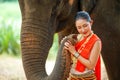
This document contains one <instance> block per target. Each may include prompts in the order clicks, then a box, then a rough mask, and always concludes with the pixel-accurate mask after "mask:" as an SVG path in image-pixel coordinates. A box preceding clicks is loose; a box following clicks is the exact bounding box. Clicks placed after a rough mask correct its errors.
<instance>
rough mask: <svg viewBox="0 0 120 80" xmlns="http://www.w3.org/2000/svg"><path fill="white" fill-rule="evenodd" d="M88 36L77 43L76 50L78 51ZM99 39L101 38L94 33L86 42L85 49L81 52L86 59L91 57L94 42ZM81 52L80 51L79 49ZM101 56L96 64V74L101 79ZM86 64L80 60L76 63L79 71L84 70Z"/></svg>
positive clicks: (98, 79)
mask: <svg viewBox="0 0 120 80" xmlns="http://www.w3.org/2000/svg"><path fill="white" fill-rule="evenodd" d="M86 39H87V38H85V39H83V40H82V41H80V42H78V43H76V45H75V48H76V50H77V51H78V50H79V48H80V47H81V45H82V44H83V43H84V42H85V41H86ZM97 40H100V39H99V38H98V37H97V35H95V34H93V35H92V36H91V37H90V39H89V41H88V42H87V43H86V45H85V47H84V49H83V50H82V52H81V53H80V55H81V56H82V57H84V58H86V59H88V58H89V56H90V51H91V49H92V47H93V45H94V43H95V42H96V41H97ZM78 52H79V51H78ZM100 63H101V62H100V56H99V58H98V61H97V64H96V66H95V74H96V77H97V80H101V65H100ZM85 68H86V67H85V66H84V65H83V64H82V63H81V62H80V61H79V60H77V64H76V68H75V69H76V70H77V71H79V72H83V71H84V70H85Z"/></svg>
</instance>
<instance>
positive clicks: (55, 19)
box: [19, 0, 77, 80]
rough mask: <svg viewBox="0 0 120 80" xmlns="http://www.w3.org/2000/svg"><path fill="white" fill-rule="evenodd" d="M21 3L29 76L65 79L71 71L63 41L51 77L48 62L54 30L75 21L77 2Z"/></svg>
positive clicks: (33, 0) (25, 0)
mask: <svg viewBox="0 0 120 80" xmlns="http://www.w3.org/2000/svg"><path fill="white" fill-rule="evenodd" d="M19 4H20V9H21V13H22V28H21V50H22V60H23V66H24V70H25V73H26V77H27V79H28V80H65V79H66V77H67V75H68V73H69V65H70V60H69V59H70V58H68V57H69V55H68V54H62V53H64V51H65V50H63V51H62V49H63V48H62V47H63V44H61V48H60V49H59V52H58V57H57V60H56V64H55V67H54V69H53V72H52V73H51V74H50V75H49V76H48V75H47V73H46V69H45V63H46V59H47V56H48V52H49V49H50V47H51V45H52V42H53V35H54V33H56V32H59V31H61V30H62V29H64V27H66V25H67V23H69V22H70V24H69V25H71V24H74V22H72V21H73V20H74V18H73V16H74V15H75V13H76V12H77V9H75V6H76V4H77V1H74V0H19ZM71 12H73V13H71ZM65 52H66V51H65ZM67 58H68V59H67ZM67 66H68V67H67ZM64 71H65V72H67V73H64ZM63 73H64V74H63Z"/></svg>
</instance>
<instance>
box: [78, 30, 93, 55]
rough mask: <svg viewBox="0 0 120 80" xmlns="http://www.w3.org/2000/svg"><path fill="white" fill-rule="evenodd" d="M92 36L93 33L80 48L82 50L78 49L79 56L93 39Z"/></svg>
mask: <svg viewBox="0 0 120 80" xmlns="http://www.w3.org/2000/svg"><path fill="white" fill-rule="evenodd" d="M92 35H93V32H92V33H91V34H90V35H89V36H88V37H87V39H86V40H85V42H84V43H83V44H82V45H81V46H80V48H79V49H78V52H79V54H80V53H81V52H82V50H83V49H84V48H85V46H86V44H87V43H88V41H89V40H90V38H91V37H92Z"/></svg>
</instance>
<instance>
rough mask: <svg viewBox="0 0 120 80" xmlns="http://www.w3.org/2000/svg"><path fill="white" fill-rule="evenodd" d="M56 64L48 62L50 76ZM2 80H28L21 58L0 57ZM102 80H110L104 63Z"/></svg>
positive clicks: (0, 78) (0, 79)
mask: <svg viewBox="0 0 120 80" xmlns="http://www.w3.org/2000/svg"><path fill="white" fill-rule="evenodd" d="M54 63H55V62H54V61H47V63H46V70H47V73H48V74H50V73H51V71H52V69H53V66H54ZM50 65H51V66H50ZM48 66H49V67H48ZM0 80H26V78H25V74H24V70H23V66H22V60H21V58H14V57H3V56H2V57H1V56H0ZM102 80H108V78H107V74H106V70H105V67H104V64H103V62H102Z"/></svg>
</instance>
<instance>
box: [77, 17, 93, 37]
mask: <svg viewBox="0 0 120 80" xmlns="http://www.w3.org/2000/svg"><path fill="white" fill-rule="evenodd" d="M92 23H93V21H90V22H88V21H87V20H85V19H78V20H77V21H76V22H75V25H76V27H77V30H78V32H79V33H80V34H83V36H88V35H89V34H90V33H91V32H92V30H91V26H92Z"/></svg>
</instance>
